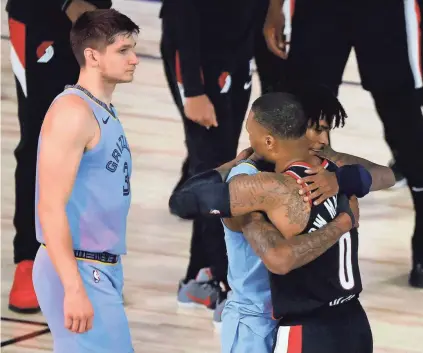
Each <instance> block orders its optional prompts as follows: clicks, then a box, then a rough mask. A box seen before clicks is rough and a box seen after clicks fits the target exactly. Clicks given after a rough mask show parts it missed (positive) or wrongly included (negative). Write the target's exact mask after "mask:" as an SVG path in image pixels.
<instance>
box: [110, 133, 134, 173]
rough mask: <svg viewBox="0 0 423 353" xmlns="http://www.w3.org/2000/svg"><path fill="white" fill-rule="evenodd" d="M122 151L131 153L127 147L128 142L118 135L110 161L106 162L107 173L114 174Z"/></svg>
mask: <svg viewBox="0 0 423 353" xmlns="http://www.w3.org/2000/svg"><path fill="white" fill-rule="evenodd" d="M124 150H127V151H128V153H131V151H130V150H129V146H128V141H126V137H125V136H123V135H120V136H119V138H118V140H117V141H116V148H115V149H114V150H113V152H112V159H111V160H110V161H108V162H107V164H106V169H107V170H108V171H109V172H112V173H114V172H115V171H116V169H117V167H118V166H119V160H120V157H122V153H123V151H124Z"/></svg>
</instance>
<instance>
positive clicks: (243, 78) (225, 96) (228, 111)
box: [161, 24, 251, 283]
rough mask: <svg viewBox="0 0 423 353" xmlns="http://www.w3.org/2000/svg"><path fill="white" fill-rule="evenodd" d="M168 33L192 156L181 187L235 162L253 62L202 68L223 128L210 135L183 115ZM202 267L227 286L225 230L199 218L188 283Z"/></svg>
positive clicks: (173, 82)
mask: <svg viewBox="0 0 423 353" xmlns="http://www.w3.org/2000/svg"><path fill="white" fill-rule="evenodd" d="M167 33H168V31H167V29H166V27H165V24H164V29H163V36H162V42H161V52H162V57H163V61H164V69H165V74H166V78H167V81H168V85H169V87H170V90H171V93H172V96H173V99H174V101H175V103H176V105H177V106H178V109H179V111H180V113H181V116H182V121H183V124H184V132H185V144H186V147H187V150H188V156H187V159H186V160H185V162H184V165H183V168H182V169H183V170H182V176H181V180H180V183H181V182H183V181H184V180H186V179H187V178H188V177H190V176H192V175H194V174H197V173H199V172H203V171H205V170H208V169H212V168H216V167H218V166H219V165H221V164H223V163H225V162H227V161H229V160H231V159H233V158H235V156H236V153H237V149H238V141H239V136H240V134H241V129H242V125H243V121H244V118H245V114H246V110H247V107H248V102H249V99H250V94H251V70H250V59H251V58H246V59H245V60H244V61H241V62H239V64H238V65H236V69H231V70H230V72H229V71H227V68H225V67H224V66H223V65H219V64H216V63H213V62H210V63H204V64H203V67H202V71H203V77H204V85H205V92H206V94H207V96H208V97H209V99H210V101H211V102H212V104H213V106H214V109H215V112H216V117H217V121H218V124H219V126H218V127H217V128H210V129H209V130H207V129H206V128H204V127H202V126H200V125H198V124H196V123H194V122H192V121H191V120H189V119H187V118H186V116H185V115H184V113H183V111H184V108H183V99H184V98H183V97H181V94H180V90H179V88H180V85H183V83H182V82H181V79H180V78H179V75H178V74H177V73H178V72H179V69H178V68H177V67H176V55H177V47H176V46H175V45H174V43H173V41H172V38H171V35H168V34H167ZM225 78H226V79H225ZM228 80H230V82H231V83H230V85H229V89H228V90H227V91H226V90H223V91H222V88H223V87H224V84H225V82H226V83H228V82H229V81H228ZM203 267H211V270H212V273H213V275H214V276H215V277H216V279H217V280H218V281H223V282H224V283H227V281H226V277H227V271H228V260H227V253H226V245H225V241H224V232H223V227H222V224H221V222H220V220H219V219H205V218H204V219H203V218H201V219H196V220H194V222H193V232H192V239H191V256H190V262H189V265H188V269H187V274H186V279H187V280H189V279H192V278H195V276H196V275H197V273H198V271H199V270H200V269H201V268H203Z"/></svg>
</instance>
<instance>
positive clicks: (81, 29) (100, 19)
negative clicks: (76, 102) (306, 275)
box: [70, 9, 140, 67]
mask: <svg viewBox="0 0 423 353" xmlns="http://www.w3.org/2000/svg"><path fill="white" fill-rule="evenodd" d="M139 31H140V29H139V27H138V26H137V25H136V24H135V23H134V22H132V20H131V19H130V18H129V17H127V16H125V15H124V14H122V13H120V12H118V11H116V10H115V9H106V10H94V11H87V12H84V13H83V14H82V15H81V16H80V17H79V18H78V19H77V20H76V22H75V23H74V25H73V27H72V29H71V32H70V43H71V47H72V51H73V54H74V55H75V57H76V60H77V61H78V63H79V65H80V66H81V67H83V66H84V65H85V57H84V50H85V49H86V48H93V49H96V50H103V49H104V48H105V47H106V46H108V45H110V44H113V43H114V41H115V38H116V36H117V35H120V34H123V35H131V34H138V33H139Z"/></svg>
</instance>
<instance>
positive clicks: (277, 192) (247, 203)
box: [229, 173, 289, 215]
mask: <svg viewBox="0 0 423 353" xmlns="http://www.w3.org/2000/svg"><path fill="white" fill-rule="evenodd" d="M229 190H230V197H231V200H230V201H231V209H232V211H233V212H232V213H233V215H234V214H237V215H239V214H245V213H249V212H252V211H254V210H259V209H263V208H265V207H275V206H276V205H278V204H280V203H283V202H286V196H287V195H288V193H289V191H288V188H287V187H286V178H285V177H284V176H283V175H279V174H276V173H258V174H256V175H254V176H239V177H238V178H236V179H234V180H233V181H231V182H230V183H229Z"/></svg>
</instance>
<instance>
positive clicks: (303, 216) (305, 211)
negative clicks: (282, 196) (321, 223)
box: [286, 186, 310, 227]
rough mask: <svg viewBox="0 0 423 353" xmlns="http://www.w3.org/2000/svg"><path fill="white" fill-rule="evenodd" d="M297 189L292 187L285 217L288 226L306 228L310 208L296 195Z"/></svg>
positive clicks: (301, 197)
mask: <svg viewBox="0 0 423 353" xmlns="http://www.w3.org/2000/svg"><path fill="white" fill-rule="evenodd" d="M298 190H299V189H298V188H297V187H295V186H294V187H292V189H291V192H290V195H289V197H288V200H287V204H286V217H287V218H288V219H289V223H290V224H296V225H299V226H304V227H305V226H306V225H307V223H308V220H309V217H310V207H309V205H308V204H307V203H306V202H304V200H303V196H301V195H300V194H299V193H298Z"/></svg>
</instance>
